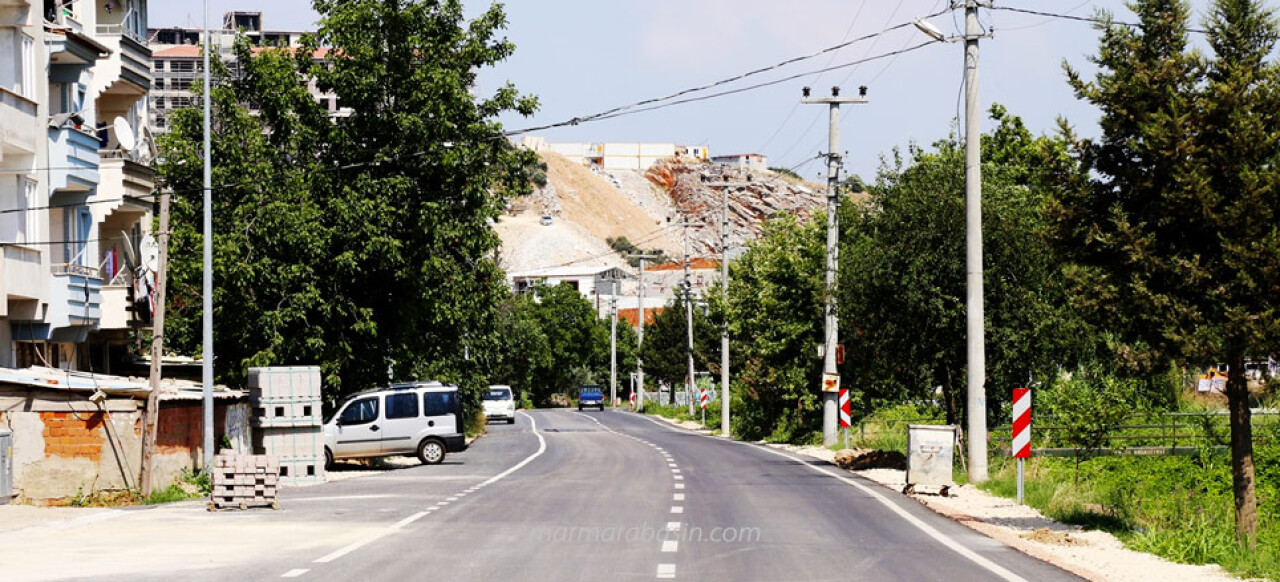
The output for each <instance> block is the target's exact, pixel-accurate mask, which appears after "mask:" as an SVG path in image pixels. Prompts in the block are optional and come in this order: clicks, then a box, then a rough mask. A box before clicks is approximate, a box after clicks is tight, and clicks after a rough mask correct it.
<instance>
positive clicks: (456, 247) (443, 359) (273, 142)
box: [161, 0, 536, 405]
mask: <svg viewBox="0 0 1280 582" xmlns="http://www.w3.org/2000/svg"><path fill="white" fill-rule="evenodd" d="M314 6H315V9H316V11H317V12H318V13H319V14H320V16H321V20H320V26H319V30H318V31H317V33H316V34H315V35H314V36H313V37H310V38H308V39H307V40H306V41H305V42H304V44H305V47H304V48H303V49H302V50H298V51H283V50H282V51H263V52H261V53H259V54H258V55H256V56H254V55H252V54H250V53H249V51H248V48H247V46H244V45H243V44H242V45H241V47H240V48H239V49H237V50H239V51H240V53H239V55H238V60H239V61H240V63H241V67H242V70H243V73H242V77H237V78H235V79H230V78H228V77H227V76H226V75H225V74H224V75H222V76H221V79H222V80H221V81H220V83H219V84H218V85H216V86H215V88H214V97H215V98H216V100H217V103H218V107H217V109H216V110H215V118H214V130H215V137H214V140H215V145H214V151H213V152H212V153H213V156H212V157H213V160H214V168H215V176H216V178H217V179H216V180H215V182H216V183H218V184H234V186H230V187H218V188H217V189H216V191H215V192H214V199H215V201H216V204H217V205H218V208H217V209H215V216H216V217H217V218H216V219H215V227H214V228H215V230H214V233H213V234H214V247H215V259H214V261H215V265H214V276H215V285H216V286H217V289H216V290H215V309H216V310H217V311H216V312H215V318H214V321H215V327H216V329H215V337H217V338H218V339H217V340H216V341H217V342H218V347H217V354H218V360H217V362H216V365H217V370H218V375H219V377H220V378H222V379H224V380H225V381H229V382H235V381H236V380H237V379H238V378H241V377H243V373H244V367H245V366H246V365H247V364H256V365H265V364H291V363H319V364H320V365H322V366H323V367H324V370H325V380H326V385H327V387H328V389H329V392H330V395H331V396H336V395H339V394H341V393H346V392H350V391H353V390H356V389H359V388H362V387H365V386H368V385H372V384H377V383H381V382H384V381H385V380H386V378H387V373H388V369H391V370H392V374H393V375H394V376H395V377H397V378H426V377H431V378H437V379H440V380H444V381H451V382H455V383H459V384H460V385H461V386H462V387H463V388H464V394H465V397H466V399H467V402H468V403H469V404H471V405H475V404H477V403H478V399H479V391H480V390H479V389H480V387H481V386H483V385H484V384H485V383H486V382H487V370H485V367H484V363H485V362H491V361H493V357H492V354H486V353H484V352H485V350H492V349H497V347H498V346H499V345H500V344H499V342H498V341H496V339H495V334H497V333H498V327H497V323H498V321H499V320H500V317H499V315H500V313H499V311H500V309H501V307H502V305H503V303H504V301H505V299H506V297H507V294H508V292H507V291H506V290H505V284H504V281H503V276H502V273H501V271H500V270H499V268H498V266H497V264H496V262H495V260H494V257H495V256H496V249H497V247H498V238H497V236H496V235H495V234H494V232H493V230H492V229H491V227H490V226H489V222H490V221H492V220H495V219H496V218H497V217H498V215H499V211H500V210H501V206H502V204H503V197H504V195H520V194H522V193H525V192H527V191H528V190H529V187H530V186H529V175H528V171H527V168H529V167H530V166H532V165H535V164H536V160H533V159H532V158H533V154H531V153H529V152H522V151H519V150H517V149H515V148H513V147H512V146H511V145H510V144H509V143H508V141H507V139H506V137H505V136H504V135H503V131H502V128H501V126H500V124H499V123H498V122H497V121H496V117H497V116H498V115H499V114H501V113H503V112H504V111H515V112H518V113H521V114H526V115H527V114H530V113H532V111H533V110H534V108H535V107H536V101H535V100H534V99H532V98H529V97H522V96H521V95H519V94H518V93H517V92H516V91H515V89H514V88H513V87H511V86H510V85H508V86H505V87H503V88H500V89H498V90H497V91H496V92H495V93H494V94H493V95H491V96H488V97H479V96H475V95H473V90H474V87H475V86H476V75H477V73H478V72H479V71H480V70H481V69H483V68H485V67H489V66H491V65H493V64H495V63H497V62H499V61H501V60H503V59H505V58H506V57H508V56H510V55H511V53H512V51H513V50H514V47H513V45H512V44H511V43H509V42H507V41H506V40H505V39H502V38H499V37H498V36H497V33H498V31H499V30H500V29H501V28H502V27H503V26H505V16H504V15H503V12H502V9H501V7H500V6H497V5H495V6H493V7H491V8H490V9H489V10H487V11H485V12H484V13H482V14H480V15H479V16H478V17H477V18H476V19H474V20H472V21H470V22H466V21H465V20H464V17H463V9H462V4H461V2H460V1H459V0H442V1H439V2H411V1H409V0H343V1H326V0H317V1H316V2H315V3H314ZM321 47H324V48H325V50H326V53H325V58H324V59H323V61H318V60H315V59H314V58H313V56H314V55H316V54H319V53H318V52H317V51H319V49H320V48H321ZM308 80H314V82H315V83H317V85H318V86H319V87H320V89H321V90H323V91H327V92H332V93H333V94H335V95H336V97H337V99H338V102H339V103H340V104H341V106H342V107H344V108H349V109H350V111H351V114H350V115H349V116H345V117H338V118H333V119H330V118H329V117H328V116H327V115H325V114H324V112H323V111H321V110H320V109H319V107H318V106H317V105H316V104H315V102H314V101H313V100H312V98H311V97H310V96H309V94H308V93H307V91H306V90H305V83H306V82H307V81H308ZM251 108H252V109H254V110H255V112H254V113H253V114H250V113H248V111H249V110H250V109H251ZM174 118H175V127H174V131H173V132H172V133H171V134H170V135H171V137H169V138H166V140H165V141H164V142H162V143H163V149H164V157H165V160H166V162H165V163H164V164H162V165H161V172H162V173H163V174H164V175H165V179H166V182H167V183H168V184H170V185H171V186H172V187H173V188H174V189H175V191H177V192H178V193H179V194H180V196H179V200H177V201H175V211H174V223H175V227H174V231H175V236H174V244H175V248H174V253H173V255H172V257H173V260H174V279H173V280H174V281H175V283H176V284H177V286H178V288H177V289H175V291H176V293H175V294H174V295H173V300H172V301H173V305H175V307H176V308H175V312H176V313H177V317H176V318H175V321H174V328H173V329H172V332H171V333H170V334H169V335H170V338H171V339H173V340H175V343H176V345H177V346H178V347H180V348H185V349H187V350H192V349H194V345H195V342H194V338H195V337H196V336H197V335H198V334H197V333H196V332H195V330H196V329H198V325H197V322H198V319H199V310H198V308H196V307H195V306H197V305H199V302H198V301H197V300H195V298H196V297H198V294H196V293H195V290H196V289H195V284H194V282H195V281H196V280H197V279H198V273H199V267H198V265H199V252H198V250H197V249H199V247H200V240H201V238H200V237H201V233H199V232H198V230H197V229H196V227H195V225H196V224H199V220H198V218H197V217H198V211H199V203H198V199H199V196H198V192H199V191H200V190H199V184H200V182H199V178H198V176H199V173H198V170H197V168H198V167H199V166H200V163H199V158H198V155H197V154H198V152H199V149H200V146H199V143H200V140H199V130H198V123H199V114H198V113H197V112H195V111H191V110H188V111H186V112H178V113H177V114H175V116H174ZM179 161H185V162H186V163H185V164H182V165H179V164H178V162H179Z"/></svg>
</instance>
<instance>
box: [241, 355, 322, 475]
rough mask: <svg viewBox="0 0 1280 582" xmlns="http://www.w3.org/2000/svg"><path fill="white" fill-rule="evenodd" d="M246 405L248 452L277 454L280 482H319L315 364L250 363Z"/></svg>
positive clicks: (318, 380)
mask: <svg viewBox="0 0 1280 582" xmlns="http://www.w3.org/2000/svg"><path fill="white" fill-rule="evenodd" d="M249 404H250V405H251V406H252V407H253V452H254V453H256V454H259V455H268V456H270V457H273V458H275V459H276V461H277V463H278V467H279V472H278V475H279V478H280V483H281V484H282V485H303V484H308V483H323V482H324V432H323V430H322V428H321V420H320V418H321V417H320V368H319V367H317V366H294V367H272V368H250V369H249Z"/></svg>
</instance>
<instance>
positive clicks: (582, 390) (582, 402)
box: [578, 385, 604, 412]
mask: <svg viewBox="0 0 1280 582" xmlns="http://www.w3.org/2000/svg"><path fill="white" fill-rule="evenodd" d="M583 408H598V409H600V411H601V412H603V411H604V390H602V389H601V388H600V387H599V386H593V385H583V386H580V387H579V388H578V410H582V409H583Z"/></svg>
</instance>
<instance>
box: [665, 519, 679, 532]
mask: <svg viewBox="0 0 1280 582" xmlns="http://www.w3.org/2000/svg"><path fill="white" fill-rule="evenodd" d="M667 531H680V522H678V521H668V522H667Z"/></svg>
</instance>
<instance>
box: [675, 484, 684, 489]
mask: <svg viewBox="0 0 1280 582" xmlns="http://www.w3.org/2000/svg"><path fill="white" fill-rule="evenodd" d="M676 489H684V483H676Z"/></svg>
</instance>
